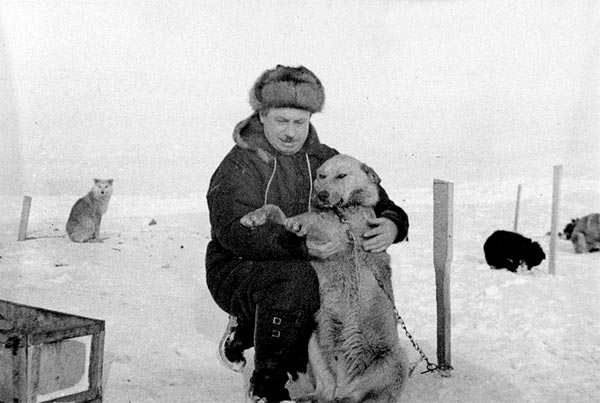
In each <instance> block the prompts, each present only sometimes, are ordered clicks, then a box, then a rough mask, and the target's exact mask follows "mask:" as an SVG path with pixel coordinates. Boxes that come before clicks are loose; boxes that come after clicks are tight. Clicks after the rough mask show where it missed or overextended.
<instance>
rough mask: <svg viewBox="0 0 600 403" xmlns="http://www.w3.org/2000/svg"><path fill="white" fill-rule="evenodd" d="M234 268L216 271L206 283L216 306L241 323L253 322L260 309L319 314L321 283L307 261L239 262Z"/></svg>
mask: <svg viewBox="0 0 600 403" xmlns="http://www.w3.org/2000/svg"><path fill="white" fill-rule="evenodd" d="M232 266H233V265H230V266H229V267H227V268H224V269H223V272H220V270H219V269H215V270H214V273H213V274H211V275H210V276H209V278H208V279H207V280H208V282H209V288H211V293H212V295H213V298H214V299H215V301H216V303H217V304H218V305H219V306H220V307H221V308H222V309H223V310H224V311H226V312H227V313H229V314H231V315H234V316H236V317H237V318H238V319H240V320H241V321H243V322H249V321H254V318H255V317H256V306H257V305H261V306H263V307H268V308H270V309H273V310H277V311H284V312H296V311H303V312H305V313H306V314H307V315H313V314H314V313H316V312H317V311H318V309H319V305H320V299H319V280H318V278H317V274H316V273H315V271H314V269H313V268H312V266H311V265H310V264H309V263H308V262H307V261H304V260H285V261H270V260H269V261H240V262H237V264H235V266H233V267H232ZM210 277H213V278H210ZM217 277H219V278H217ZM211 283H212V284H211ZM211 285H212V287H210V286H211Z"/></svg>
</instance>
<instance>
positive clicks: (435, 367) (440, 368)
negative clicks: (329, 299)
mask: <svg viewBox="0 0 600 403" xmlns="http://www.w3.org/2000/svg"><path fill="white" fill-rule="evenodd" d="M334 211H335V210H334ZM335 213H336V215H337V216H338V218H339V219H340V222H341V223H342V224H343V225H344V224H345V225H347V226H348V227H347V228H346V234H347V235H348V238H349V240H350V242H351V243H352V244H353V245H352V246H353V247H352V255H353V257H354V264H355V265H356V268H358V265H359V259H360V258H359V253H358V247H359V245H358V242H356V239H355V237H354V234H353V233H352V229H351V227H350V225H349V224H348V221H347V220H346V219H345V218H344V217H343V215H342V214H341V212H340V211H339V210H337V211H335ZM357 273H358V270H357ZM371 273H372V274H373V277H374V278H375V280H376V281H377V284H379V287H380V288H381V290H382V291H383V293H384V294H385V295H386V296H387V297H388V299H389V300H390V302H391V303H392V306H393V307H394V313H395V314H396V320H397V321H398V323H400V326H401V327H402V330H404V333H405V334H406V337H408V340H409V341H410V342H411V344H412V345H413V347H414V349H415V350H417V352H418V353H419V354H420V355H421V359H420V360H419V361H425V363H426V364H427V369H426V370H425V371H423V372H421V374H426V373H427V372H433V371H447V370H451V369H454V368H452V366H451V365H437V364H433V363H432V362H430V361H429V358H428V357H427V355H426V354H425V352H423V349H422V348H421V347H420V346H419V344H418V343H417V342H416V341H415V339H414V338H413V337H412V334H410V332H409V331H408V329H407V328H406V323H404V320H403V319H402V317H401V316H400V313H399V312H398V308H396V304H395V303H394V299H393V298H392V296H391V295H390V293H388V292H387V290H386V289H385V287H384V285H383V282H382V281H381V280H380V279H379V278H378V277H377V275H376V274H375V272H374V271H373V270H372V269H371ZM417 364H418V362H417ZM413 370H414V368H413V369H411V371H410V372H411V373H412V371H413Z"/></svg>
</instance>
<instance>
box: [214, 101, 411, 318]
mask: <svg viewBox="0 0 600 403" xmlns="http://www.w3.org/2000/svg"><path fill="white" fill-rule="evenodd" d="M233 137H234V141H235V143H236V145H235V146H234V147H233V148H232V149H231V151H230V152H229V153H228V154H227V156H226V157H225V158H224V159H223V161H222V162H221V164H220V165H219V167H218V168H217V170H216V171H215V173H214V174H213V176H212V178H211V181H210V187H209V190H208V194H207V201H208V208H209V212H210V224H211V241H210V242H209V244H208V247H207V252H206V279H207V284H208V287H209V290H210V292H211V294H212V295H213V298H214V299H215V301H216V302H217V304H218V305H219V306H220V307H221V308H222V309H223V310H224V311H226V312H228V313H230V314H234V315H240V312H239V311H240V309H241V308H240V307H239V306H238V305H239V301H238V302H236V301H234V300H235V299H236V298H237V299H239V297H240V296H239V295H237V296H236V291H235V289H236V288H237V287H238V286H239V285H240V281H243V279H242V278H241V277H244V275H245V276H246V277H249V278H250V277H251V276H252V272H251V269H252V262H255V264H258V263H259V262H264V263H265V264H267V265H277V266H278V270H285V269H286V266H289V268H290V269H293V267H297V265H298V264H301V265H305V266H309V264H308V254H307V249H306V246H305V242H304V239H303V238H300V237H297V236H296V235H294V234H292V233H290V232H288V231H286V230H285V228H284V227H283V226H281V225H278V224H273V223H267V224H265V225H263V226H261V227H259V228H257V229H254V230H250V229H248V228H245V227H244V226H242V225H241V224H240V218H241V217H242V216H244V215H245V214H247V213H249V212H251V211H253V210H255V209H257V208H259V207H261V206H263V205H264V204H266V203H269V204H275V205H277V206H279V207H280V208H281V209H282V210H283V212H284V213H285V214H286V215H287V216H294V215H298V214H302V213H305V212H306V211H308V206H309V202H310V197H311V189H312V188H311V186H312V185H311V184H312V181H313V180H314V178H315V172H316V170H317V168H318V167H319V166H320V165H321V164H322V163H323V162H324V161H325V160H327V159H329V158H331V157H332V156H334V155H336V154H338V152H337V151H336V150H334V149H333V148H330V147H328V146H326V145H324V144H321V143H320V142H319V139H318V136H317V133H316V131H315V129H314V127H313V126H312V125H310V127H309V134H308V137H307V139H306V142H305V144H304V146H303V147H302V149H301V150H300V151H299V152H297V153H296V154H294V155H284V154H281V153H279V152H277V150H275V149H274V148H273V147H272V146H271V145H270V144H269V142H268V141H267V139H266V137H265V135H264V129H263V125H262V123H261V122H260V119H259V117H258V113H254V114H253V115H251V116H250V117H249V118H247V119H245V120H243V121H241V122H240V123H238V125H237V126H236V127H235V130H234V133H233ZM375 211H376V214H377V216H382V217H387V218H389V219H391V220H392V221H393V222H394V223H395V224H396V226H397V228H398V236H397V237H396V240H395V242H400V241H402V240H403V239H404V238H405V237H406V235H407V232H408V217H407V216H406V213H405V212H404V210H402V209H401V208H400V207H398V206H396V205H395V204H394V203H393V202H392V201H391V200H390V199H389V198H388V196H387V194H386V192H385V191H384V190H383V188H380V202H379V203H378V204H377V206H376V207H375ZM240 273H242V275H241V277H240Z"/></svg>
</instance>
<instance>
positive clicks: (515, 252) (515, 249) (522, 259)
mask: <svg viewBox="0 0 600 403" xmlns="http://www.w3.org/2000/svg"><path fill="white" fill-rule="evenodd" d="M483 251H484V253H485V260H486V262H487V264H489V265H490V267H492V268H493V269H507V270H510V271H512V272H516V271H517V268H518V267H519V266H521V265H522V264H525V265H527V269H528V270H531V268H532V267H534V266H537V265H539V264H540V263H542V260H544V259H545V258H546V254H545V253H544V250H543V249H542V247H541V246H540V244H539V243H537V242H534V241H532V240H531V239H529V238H526V237H524V236H523V235H520V234H517V233H516V232H510V231H502V230H499V231H495V232H494V233H493V234H492V235H490V236H489V237H488V239H487V240H486V241H485V243H484V244H483Z"/></svg>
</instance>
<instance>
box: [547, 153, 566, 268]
mask: <svg viewBox="0 0 600 403" xmlns="http://www.w3.org/2000/svg"><path fill="white" fill-rule="evenodd" d="M562 173H563V167H562V165H554V180H553V182H552V221H551V227H550V253H549V255H550V256H549V257H548V273H550V274H553V275H554V274H556V239H557V237H558V225H559V223H558V218H559V217H558V213H559V210H560V184H561V181H562Z"/></svg>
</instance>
